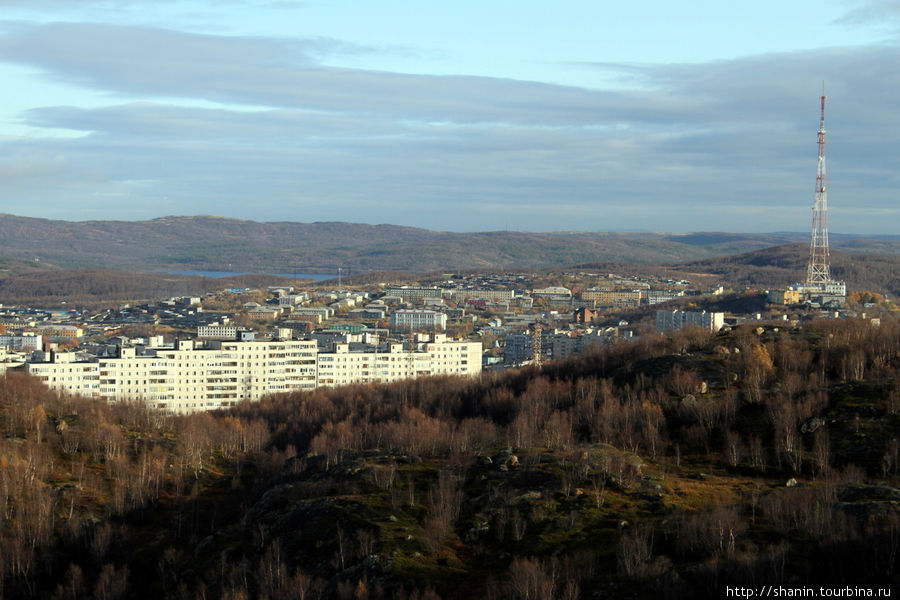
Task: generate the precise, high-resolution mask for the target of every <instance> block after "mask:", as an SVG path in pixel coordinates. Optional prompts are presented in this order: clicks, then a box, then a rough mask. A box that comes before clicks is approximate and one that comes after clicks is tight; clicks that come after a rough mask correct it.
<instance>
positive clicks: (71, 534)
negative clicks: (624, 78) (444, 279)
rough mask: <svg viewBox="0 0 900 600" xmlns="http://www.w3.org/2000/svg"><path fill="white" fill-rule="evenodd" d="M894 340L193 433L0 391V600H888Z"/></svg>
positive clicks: (897, 504)
mask: <svg viewBox="0 0 900 600" xmlns="http://www.w3.org/2000/svg"><path fill="white" fill-rule="evenodd" d="M881 316H882V321H881V326H880V327H873V326H872V324H871V323H870V322H868V321H865V320H854V319H846V320H837V319H830V320H821V321H812V322H808V323H806V324H804V325H803V326H802V327H799V328H787V329H786V328H785V327H784V324H782V323H778V324H762V325H761V324H759V323H754V324H753V325H752V326H743V327H740V328H736V329H735V330H733V331H730V332H723V333H721V334H718V335H712V334H709V333H703V332H700V331H699V330H694V331H688V332H681V333H678V334H676V335H674V336H671V337H665V336H662V335H648V336H645V337H642V338H641V339H640V340H638V341H636V342H629V343H620V344H616V345H613V346H610V347H606V348H599V349H595V350H594V351H593V352H591V353H588V354H584V355H581V356H578V357H574V358H572V359H570V360H568V361H566V362H559V363H551V364H548V365H545V366H544V367H543V368H542V369H540V370H538V369H535V368H529V369H524V370H520V371H507V372H504V373H494V374H486V375H485V376H483V377H481V378H478V379H461V378H452V377H443V378H420V379H415V380H409V381H404V382H398V383H395V384H391V385H365V386H363V385H359V386H352V387H346V388H335V389H318V390H315V391H312V392H308V393H293V394H289V395H278V396H272V397H269V398H265V399H263V400H262V401H261V402H259V403H247V404H243V405H240V406H238V407H236V408H235V409H234V410H232V411H230V412H219V413H203V414H196V415H192V416H186V417H174V416H172V415H169V414H164V413H160V412H155V411H151V410H148V409H147V408H146V406H145V405H142V404H140V403H136V404H114V405H108V404H106V403H105V402H93V401H90V400H87V399H83V398H79V397H77V396H70V395H60V394H56V393H52V392H50V391H49V390H47V388H45V387H43V386H42V385H41V383H40V382H39V381H37V380H35V379H31V378H29V377H27V376H26V375H24V374H21V373H10V374H8V375H7V376H6V377H5V379H3V380H2V381H0V433H2V435H0V509H2V510H0V548H2V549H3V551H2V552H0V596H2V597H5V598H95V599H120V598H154V599H169V598H171V599H176V598H179V599H180V598H210V599H212V598H223V599H229V600H238V599H249V598H268V599H272V600H275V599H279V600H281V599H285V600H286V599H306V598H317V599H321V598H328V599H330V598H339V599H343V598H360V599H362V598H367V599H370V600H381V599H394V598H396V599H404V600H411V599H413V598H415V599H418V600H424V599H428V600H440V599H444V600H451V599H453V600H455V599H459V600H462V599H466V598H485V599H488V600H500V599H504V600H505V599H513V600H515V599H533V598H560V599H564V600H590V599H593V598H598V597H600V598H678V599H682V598H719V597H726V596H727V593H726V590H725V586H732V587H733V586H762V585H771V586H784V587H790V588H794V589H796V588H802V587H807V586H808V587H814V588H815V589H816V590H818V589H819V587H820V586H824V587H826V588H828V589H830V590H831V589H837V588H841V589H844V588H845V586H853V589H854V590H855V589H856V586H860V587H863V588H866V589H871V590H874V593H873V596H877V595H878V590H879V589H881V590H889V589H890V588H891V587H893V588H895V589H896V586H897V585H898V584H900V580H898V569H897V557H898V552H900V434H898V432H900V389H898V382H900V380H898V373H900V318H898V316H897V315H896V314H892V313H885V314H883V315H881ZM881 595H882V596H884V595H885V594H884V593H882V594H881Z"/></svg>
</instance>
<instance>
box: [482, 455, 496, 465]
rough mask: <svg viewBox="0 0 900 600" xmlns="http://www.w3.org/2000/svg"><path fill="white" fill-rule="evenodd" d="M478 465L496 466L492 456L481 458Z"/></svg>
mask: <svg viewBox="0 0 900 600" xmlns="http://www.w3.org/2000/svg"><path fill="white" fill-rule="evenodd" d="M478 464H479V465H492V464H494V461H493V460H492V459H491V457H490V456H479V457H478Z"/></svg>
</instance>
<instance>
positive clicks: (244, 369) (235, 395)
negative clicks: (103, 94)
mask: <svg viewBox="0 0 900 600" xmlns="http://www.w3.org/2000/svg"><path fill="white" fill-rule="evenodd" d="M41 354H43V355H44V356H43V359H44V360H41V361H38V362H29V363H27V364H26V370H27V371H28V372H29V373H31V374H32V375H34V376H35V377H38V378H39V379H41V380H43V381H44V382H45V383H46V384H47V385H48V386H49V387H51V388H53V389H59V390H66V391H70V392H73V393H78V394H81V395H84V396H88V397H99V398H106V399H108V400H125V399H142V400H145V401H146V402H147V403H148V404H149V405H150V406H152V407H154V408H163V409H167V410H171V411H174V412H192V411H197V410H211V409H216V408H221V407H227V406H233V405H234V404H237V403H238V402H240V401H241V400H245V399H259V398H260V397H261V396H263V395H265V394H270V393H277V392H287V391H292V390H304V389H313V388H314V387H315V386H316V343H315V341H308V340H291V341H265V342H255V341H254V342H238V341H230V342H218V341H209V342H207V343H206V344H204V345H202V346H201V345H199V344H195V342H193V341H178V342H176V343H175V344H174V346H172V347H168V348H145V349H138V348H128V347H118V348H117V349H116V353H115V355H114V356H91V357H86V356H84V355H83V354H80V353H74V352H60V353H57V352H50V353H41Z"/></svg>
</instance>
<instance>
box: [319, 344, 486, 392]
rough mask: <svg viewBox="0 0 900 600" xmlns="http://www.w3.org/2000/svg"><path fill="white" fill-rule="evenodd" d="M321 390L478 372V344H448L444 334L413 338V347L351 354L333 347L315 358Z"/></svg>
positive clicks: (397, 346) (386, 346)
mask: <svg viewBox="0 0 900 600" xmlns="http://www.w3.org/2000/svg"><path fill="white" fill-rule="evenodd" d="M318 365H319V372H318V384H319V385H320V386H336V385H346V384H349V383H373V382H390V381H399V380H401V379H408V378H411V377H421V376H424V375H465V376H473V375H477V374H478V373H480V372H481V343H480V342H468V341H459V340H448V339H447V336H445V335H443V334H435V335H432V336H421V335H419V336H416V341H415V342H414V343H413V344H412V345H406V346H404V344H402V343H400V342H390V343H387V344H384V345H381V346H379V345H372V346H370V347H368V348H367V349H364V350H362V351H356V352H354V351H352V350H351V345H350V344H349V343H346V342H339V343H335V344H334V346H333V350H332V351H331V352H320V353H319V358H318Z"/></svg>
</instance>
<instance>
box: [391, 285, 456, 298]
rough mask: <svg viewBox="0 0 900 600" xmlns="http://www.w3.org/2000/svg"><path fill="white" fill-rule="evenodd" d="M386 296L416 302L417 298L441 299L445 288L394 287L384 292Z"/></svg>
mask: <svg viewBox="0 0 900 600" xmlns="http://www.w3.org/2000/svg"><path fill="white" fill-rule="evenodd" d="M384 295H385V296H396V297H398V298H403V299H404V300H415V299H417V298H441V297H443V295H444V290H443V288H439V287H419V286H409V285H401V286H392V287H389V288H387V289H386V290H384Z"/></svg>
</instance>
